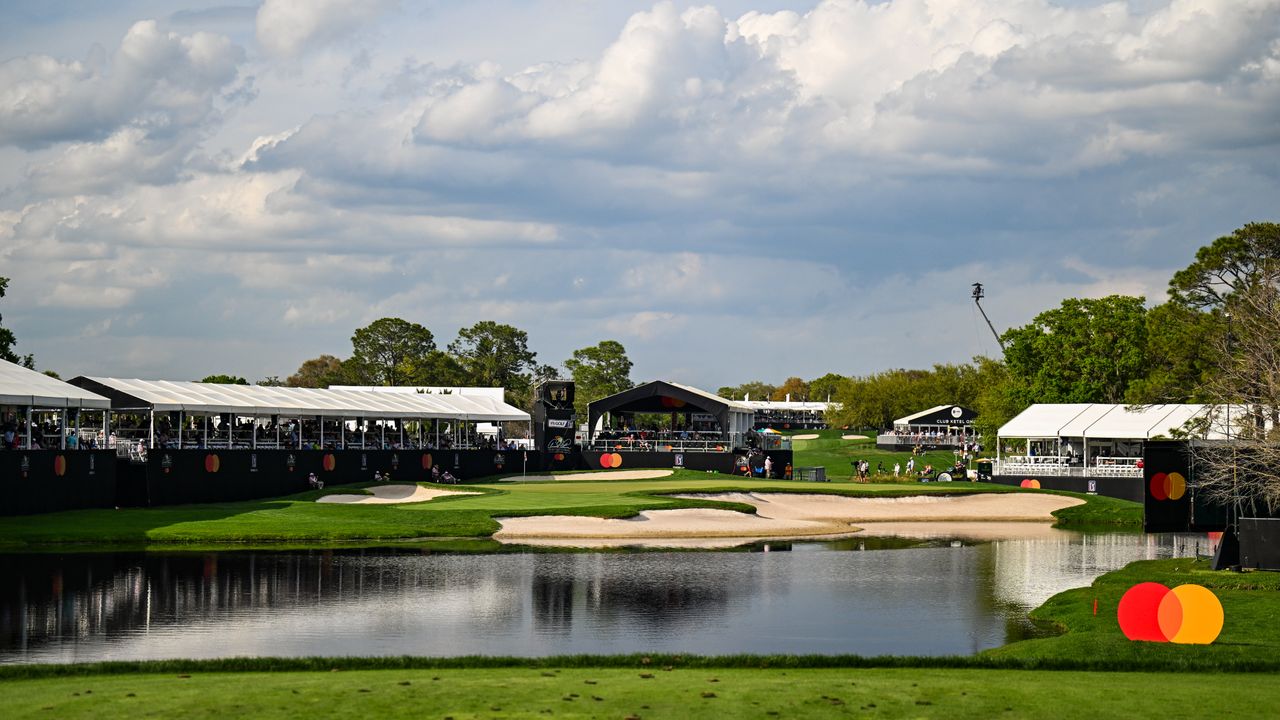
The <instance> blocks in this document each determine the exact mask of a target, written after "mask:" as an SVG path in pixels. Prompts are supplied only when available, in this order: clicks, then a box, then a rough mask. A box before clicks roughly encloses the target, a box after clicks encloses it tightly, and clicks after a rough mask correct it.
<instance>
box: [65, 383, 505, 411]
mask: <svg viewBox="0 0 1280 720" xmlns="http://www.w3.org/2000/svg"><path fill="white" fill-rule="evenodd" d="M72 382H74V383H77V384H80V385H83V386H86V387H89V388H91V389H100V392H102V393H103V394H105V395H107V396H108V397H110V398H111V406H112V407H116V408H144V407H146V408H151V409H153V410H155V411H156V412H173V411H178V410H184V411H186V412H192V413H240V414H244V415H327V416H331V417H371V418H383V419H396V418H416V419H430V418H441V419H445V418H451V419H461V420H484V421H490V422H492V421H498V420H528V419H529V414H528V413H525V412H523V411H521V410H519V409H517V408H514V407H512V406H510V405H507V404H506V403H504V402H501V401H498V400H495V399H493V398H491V397H482V396H471V397H467V396H462V395H429V394H419V393H417V392H406V393H393V392H371V391H368V390H345V389H333V388H330V389H319V388H291V387H265V386H260V385H222V384H217V383H198V382H186V381H175V380H136V379H125V378H107V377H78V378H74V379H73V380H72Z"/></svg>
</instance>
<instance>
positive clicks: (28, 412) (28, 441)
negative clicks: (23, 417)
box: [27, 405, 31, 450]
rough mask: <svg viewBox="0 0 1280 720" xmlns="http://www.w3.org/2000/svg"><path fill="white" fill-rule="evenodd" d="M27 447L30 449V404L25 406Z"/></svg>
mask: <svg viewBox="0 0 1280 720" xmlns="http://www.w3.org/2000/svg"><path fill="white" fill-rule="evenodd" d="M27 449H28V450H30V449H31V406H30V405H28V406H27Z"/></svg>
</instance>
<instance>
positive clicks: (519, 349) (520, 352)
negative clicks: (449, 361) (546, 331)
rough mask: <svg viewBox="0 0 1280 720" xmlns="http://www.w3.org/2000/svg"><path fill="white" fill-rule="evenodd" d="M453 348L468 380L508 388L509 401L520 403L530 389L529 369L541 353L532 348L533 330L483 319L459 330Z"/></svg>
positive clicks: (483, 385) (472, 382)
mask: <svg viewBox="0 0 1280 720" xmlns="http://www.w3.org/2000/svg"><path fill="white" fill-rule="evenodd" d="M449 352H451V353H453V356H454V357H455V358H456V359H457V361H458V363H459V364H460V365H461V367H462V370H463V373H464V376H465V377H466V380H467V384H473V385H476V386H480V387H504V388H507V396H508V398H510V400H509V402H513V403H519V402H520V401H521V398H522V397H524V396H525V395H526V394H527V393H528V390H529V375H528V374H527V371H528V370H530V369H532V368H533V366H534V360H535V359H536V358H537V353H535V352H533V351H532V350H530V349H529V334H528V333H526V332H525V331H523V330H520V329H518V328H515V327H512V326H510V325H504V324H501V323H496V322H494V321H492V320H482V321H480V322H478V323H476V324H475V325H472V326H471V327H469V328H463V329H461V330H459V331H458V338H457V339H456V340H454V341H453V342H451V343H449Z"/></svg>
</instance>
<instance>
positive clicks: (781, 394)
mask: <svg viewBox="0 0 1280 720" xmlns="http://www.w3.org/2000/svg"><path fill="white" fill-rule="evenodd" d="M788 395H790V396H791V399H792V401H794V402H803V401H805V400H808V399H809V383H807V382H805V381H804V380H801V379H800V378H798V377H789V378H787V379H786V380H784V381H783V383H782V385H781V386H779V387H778V388H777V389H776V390H774V391H773V393H771V394H770V395H769V399H770V400H786V399H787V396H788Z"/></svg>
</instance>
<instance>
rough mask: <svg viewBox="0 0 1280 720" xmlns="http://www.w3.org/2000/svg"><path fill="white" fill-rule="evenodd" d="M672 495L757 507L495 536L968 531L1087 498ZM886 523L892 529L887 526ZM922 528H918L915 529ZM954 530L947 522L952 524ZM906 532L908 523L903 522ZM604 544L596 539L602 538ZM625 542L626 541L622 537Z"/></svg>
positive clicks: (554, 523) (513, 523)
mask: <svg viewBox="0 0 1280 720" xmlns="http://www.w3.org/2000/svg"><path fill="white" fill-rule="evenodd" d="M675 497H681V498H697V499H706V500H721V501H727V502H736V503H745V504H748V505H753V506H755V508H756V513H755V514H754V515H750V514H747V513H741V512H736V511H733V510H717V509H704V508H699V509H680V510H644V511H642V512H640V513H639V514H637V515H636V516H635V517H632V518H627V519H615V518H598V517H585V516H567V515H542V516H534V517H508V518H495V519H496V520H498V522H500V523H502V529H501V530H499V531H498V532H496V533H494V536H493V537H494V539H496V540H499V541H502V542H524V541H527V540H531V539H550V538H559V539H564V540H569V542H563V543H562V544H564V545H576V544H578V543H577V542H576V541H577V540H582V539H591V540H597V541H598V540H601V539H605V538H613V539H626V540H641V539H648V540H653V539H656V538H720V539H725V538H737V539H742V538H755V539H776V538H802V537H815V536H841V535H848V534H850V533H854V532H857V531H858V529H859V527H860V526H861V524H862V522H880V523H931V522H948V523H965V524H967V525H968V526H969V527H970V531H971V532H977V531H979V529H980V527H981V525H982V524H984V523H991V522H1001V523H1025V522H1038V523H1044V524H1045V527H1046V528H1047V527H1048V523H1051V522H1053V519H1054V518H1053V515H1052V513H1053V512H1054V511H1055V510H1061V509H1063V508H1067V507H1071V506H1073V505H1079V504H1082V503H1083V502H1084V501H1083V500H1079V499H1076V498H1070V497H1064V496H1061V495H1047V494H1038V493H1037V494H1031V493H1027V494H1022V493H1018V494H1013V493H1000V494H985V493H984V494H978V495H963V496H959V497H954V496H953V497H945V496H937V495H933V496H912V497H902V498H854V497H841V496H836V495H810V494H792V493H767V492H748V493H740V492H739V493H715V494H684V493H682V494H678V495H676V496H675ZM886 529H888V528H886ZM917 529H918V528H917ZM954 529H955V528H950V530H954ZM898 530H900V531H902V530H904V529H903V528H898ZM597 544H599V543H597ZM624 544H625V543H624Z"/></svg>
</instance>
